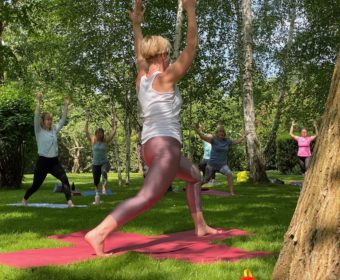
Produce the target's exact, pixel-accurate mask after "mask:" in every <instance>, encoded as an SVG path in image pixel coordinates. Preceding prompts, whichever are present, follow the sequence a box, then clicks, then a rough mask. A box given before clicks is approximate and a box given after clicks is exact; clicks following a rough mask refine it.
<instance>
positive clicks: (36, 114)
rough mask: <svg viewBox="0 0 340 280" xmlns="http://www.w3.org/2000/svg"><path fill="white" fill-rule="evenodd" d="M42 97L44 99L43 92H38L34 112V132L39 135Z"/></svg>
mask: <svg viewBox="0 0 340 280" xmlns="http://www.w3.org/2000/svg"><path fill="white" fill-rule="evenodd" d="M42 97H43V94H42V93H41V92H38V93H37V94H36V96H35V100H36V106H35V111H34V132H35V134H37V133H38V132H39V131H40V130H41V125H40V120H41V116H40V106H41V100H42Z"/></svg>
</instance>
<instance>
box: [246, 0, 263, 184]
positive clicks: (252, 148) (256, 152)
mask: <svg viewBox="0 0 340 280" xmlns="http://www.w3.org/2000/svg"><path fill="white" fill-rule="evenodd" d="M242 19H243V65H241V68H242V72H243V75H242V76H243V83H242V92H243V114H244V127H245V132H246V134H247V137H246V140H247V151H248V153H247V154H248V162H249V168H250V178H251V180H252V181H253V182H267V181H268V178H267V175H266V170H265V164H264V160H263V157H262V154H261V148H260V143H259V141H258V139H257V135H256V128H255V108H254V98H253V80H252V73H251V72H252V63H253V50H252V15H251V0H242Z"/></svg>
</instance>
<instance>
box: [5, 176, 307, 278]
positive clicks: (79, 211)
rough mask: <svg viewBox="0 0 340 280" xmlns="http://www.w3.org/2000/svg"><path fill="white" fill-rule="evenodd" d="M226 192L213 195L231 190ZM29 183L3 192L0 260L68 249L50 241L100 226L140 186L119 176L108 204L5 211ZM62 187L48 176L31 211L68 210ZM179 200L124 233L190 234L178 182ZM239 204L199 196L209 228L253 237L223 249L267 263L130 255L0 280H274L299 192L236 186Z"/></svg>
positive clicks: (170, 199)
mask: <svg viewBox="0 0 340 280" xmlns="http://www.w3.org/2000/svg"><path fill="white" fill-rule="evenodd" d="M269 175H270V176H271V177H275V178H280V179H282V180H284V181H285V182H287V181H289V180H301V179H302V177H301V176H283V175H280V174H278V173H276V172H269ZM217 179H218V181H219V182H221V183H222V184H220V185H218V186H216V187H214V189H216V190H226V182H225V179H224V178H223V177H222V176H218V177H217ZM69 180H70V182H71V183H72V182H74V183H75V184H76V187H77V189H79V190H90V189H92V175H91V174H77V175H73V174H69ZM31 182H32V175H26V176H25V181H24V184H23V188H22V189H21V190H6V191H4V190H2V191H0V252H1V253H3V252H13V251H17V250H24V249H31V248H52V247H64V246H68V245H67V244H65V243H62V242H57V241H53V240H49V239H47V238H46V237H47V236H49V235H54V234H68V233H72V232H75V231H79V230H84V229H90V228H92V227H94V226H96V225H97V224H98V223H99V222H100V221H101V220H102V219H103V218H104V217H105V216H106V215H107V214H108V213H110V211H111V210H112V208H114V207H115V206H116V205H117V204H118V203H119V202H121V201H122V200H124V199H126V198H128V197H131V196H133V195H134V194H135V193H136V192H137V191H138V189H139V188H140V186H141V184H142V182H143V178H142V176H140V175H138V174H132V175H131V183H130V185H129V186H122V187H118V184H117V176H116V174H112V173H110V175H109V188H110V189H111V190H112V192H113V195H111V196H105V197H102V199H103V200H104V203H103V204H101V205H99V206H94V205H92V202H93V200H94V198H93V197H83V196H76V197H74V202H75V203H76V204H86V205H89V207H87V208H73V209H48V208H32V207H11V206H6V205H5V204H7V203H16V202H20V201H21V198H22V196H23V195H24V192H25V190H26V189H27V188H28V187H29V186H30V184H31ZM57 183H58V181H57V180H55V179H54V178H53V177H51V176H48V177H47V179H46V180H45V182H44V184H43V186H42V187H41V188H40V190H39V191H38V192H37V193H35V194H34V195H33V196H32V197H31V199H30V200H29V202H30V203H35V202H45V203H46V202H48V203H65V198H64V195H63V194H60V193H53V192H52V190H53V187H54V186H55V184H57ZM173 186H174V188H175V190H176V191H177V192H171V193H168V194H167V195H166V196H165V197H164V198H163V199H162V200H161V201H160V202H159V203H158V204H157V205H156V206H155V207H154V208H153V209H151V210H150V211H147V212H146V213H143V214H142V215H140V216H139V217H137V218H136V219H134V220H133V221H131V222H130V223H128V224H126V225H125V226H124V227H122V228H121V229H120V230H121V231H126V232H135V233H140V234H144V235H159V234H166V233H171V232H178V231H184V230H190V229H192V228H193V223H192V220H191V217H190V214H189V211H188V209H187V206H186V202H185V195H184V192H183V191H182V188H183V187H184V183H183V182H181V181H175V182H174V184H173ZM235 190H236V194H237V196H235V197H227V198H226V197H213V196H206V195H203V196H202V206H203V211H204V216H205V218H206V220H207V222H208V224H210V225H211V226H214V227H222V228H226V229H236V228H238V229H242V230H245V231H248V232H251V233H254V234H253V235H250V236H246V237H236V238H232V239H227V240H223V241H219V242H218V243H222V244H225V245H228V246H232V247H238V248H242V249H245V250H259V251H269V252H271V253H272V254H271V255H270V256H268V257H265V258H256V259H251V260H243V261H239V262H217V263H213V264H192V263H188V262H186V261H176V260H155V259H152V258H150V257H148V256H147V255H143V254H139V253H133V252H131V253H128V254H124V255H121V256H112V257H109V258H97V259H93V260H90V261H84V262H80V263H77V264H72V265H65V266H49V267H42V268H32V269H16V268H10V267H7V266H3V265H0V279H1V280H2V279H16V280H21V279H22V280H26V279H48V280H53V279H79V280H80V279H111V280H112V279H131V280H132V279H133V280H135V279H150V280H151V279H152V280H168V279H175V280H180V279H202V280H208V279H209V280H210V279H224V280H238V279H240V277H241V276H242V275H243V270H244V269H245V268H249V269H250V270H251V271H252V272H253V274H254V276H255V277H256V279H257V280H269V279H271V274H272V271H273V268H274V265H275V262H276V260H277V257H278V254H279V252H280V249H281V246H282V241H283V235H284V233H285V232H286V230H287V227H288V225H289V222H290V220H291V217H292V215H293V212H294V209H295V206H296V203H297V199H298V196H299V193H300V190H299V188H298V187H296V186H290V185H272V184H268V185H252V184H249V183H243V184H237V183H236V186H235Z"/></svg>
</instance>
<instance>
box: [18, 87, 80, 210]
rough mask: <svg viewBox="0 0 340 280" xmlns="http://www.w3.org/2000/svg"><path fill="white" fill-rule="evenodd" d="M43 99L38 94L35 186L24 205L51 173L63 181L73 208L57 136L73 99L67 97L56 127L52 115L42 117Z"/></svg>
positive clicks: (25, 197)
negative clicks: (61, 162) (59, 153)
mask: <svg viewBox="0 0 340 280" xmlns="http://www.w3.org/2000/svg"><path fill="white" fill-rule="evenodd" d="M42 98H43V94H42V93H40V92H39V93H37V95H36V103H37V104H36V107H35V113H34V132H35V138H36V140H37V145H38V155H39V157H38V160H37V162H36V166H35V171H34V176H33V184H32V186H31V187H30V188H29V189H28V190H27V191H26V193H25V196H24V198H23V199H22V204H23V205H25V206H27V201H28V199H29V198H30V196H31V195H32V194H33V193H35V192H36V191H37V190H38V189H39V188H40V186H41V185H42V183H43V182H44V180H45V178H46V176H47V174H48V173H50V174H52V175H53V176H54V177H56V178H57V179H59V180H60V181H61V183H62V190H63V191H64V193H65V197H66V200H67V204H68V207H73V206H74V204H73V202H72V200H71V188H70V183H69V181H68V178H67V175H66V172H65V170H64V168H63V167H62V166H61V164H60V162H59V159H58V139H57V134H58V132H59V131H60V129H61V128H62V127H63V125H64V123H65V121H66V117H67V112H68V106H69V105H70V102H71V98H70V97H65V99H64V110H63V114H62V117H61V119H60V120H59V122H58V123H57V124H56V125H55V126H52V115H51V114H50V113H47V112H44V113H42V114H41V115H40V106H41V101H42Z"/></svg>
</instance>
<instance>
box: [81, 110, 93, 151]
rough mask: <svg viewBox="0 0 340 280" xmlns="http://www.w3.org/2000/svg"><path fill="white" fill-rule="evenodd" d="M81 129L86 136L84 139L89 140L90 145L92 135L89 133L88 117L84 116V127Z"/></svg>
mask: <svg viewBox="0 0 340 280" xmlns="http://www.w3.org/2000/svg"><path fill="white" fill-rule="evenodd" d="M83 131H84V132H85V136H86V139H87V140H88V141H89V143H90V144H91V145H92V144H93V143H94V141H93V139H94V138H93V136H92V135H91V134H90V133H89V117H88V116H86V120H85V126H84V129H83Z"/></svg>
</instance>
